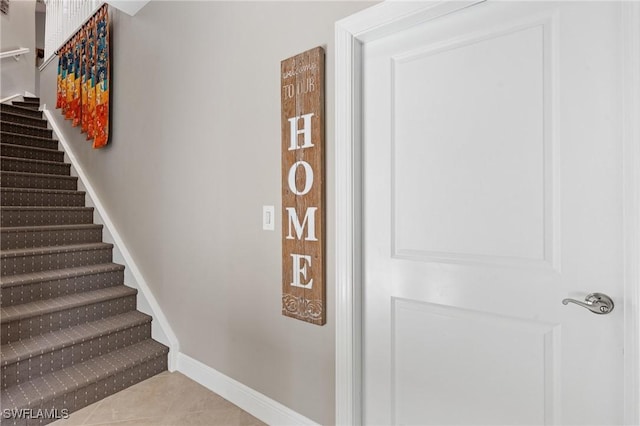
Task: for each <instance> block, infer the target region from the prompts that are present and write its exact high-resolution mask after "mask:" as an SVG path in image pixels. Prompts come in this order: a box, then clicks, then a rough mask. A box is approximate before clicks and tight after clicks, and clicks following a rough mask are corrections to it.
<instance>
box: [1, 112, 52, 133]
mask: <svg viewBox="0 0 640 426" xmlns="http://www.w3.org/2000/svg"><path fill="white" fill-rule="evenodd" d="M0 121H8V122H11V123H17V124H24V125H27V126H35V127H42V128H45V129H46V128H47V120H46V119H44V118H38V117H32V116H29V115H24V114H19V113H17V112H9V111H2V112H0Z"/></svg>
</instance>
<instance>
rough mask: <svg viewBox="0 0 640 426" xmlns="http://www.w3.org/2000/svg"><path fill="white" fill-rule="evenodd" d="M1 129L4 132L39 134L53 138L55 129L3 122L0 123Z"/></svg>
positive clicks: (42, 136)
mask: <svg viewBox="0 0 640 426" xmlns="http://www.w3.org/2000/svg"><path fill="white" fill-rule="evenodd" d="M0 130H1V131H3V132H11V133H19V134H22V135H30V136H39V137H41V138H51V137H52V136H53V130H51V129H41V128H37V127H25V126H21V125H19V124H14V123H7V122H4V121H3V122H2V123H0Z"/></svg>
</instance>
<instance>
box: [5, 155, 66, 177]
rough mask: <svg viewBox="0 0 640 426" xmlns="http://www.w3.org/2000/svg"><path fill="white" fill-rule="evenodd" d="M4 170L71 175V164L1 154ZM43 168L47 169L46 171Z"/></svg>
mask: <svg viewBox="0 0 640 426" xmlns="http://www.w3.org/2000/svg"><path fill="white" fill-rule="evenodd" d="M0 164H2V170H4V171H7V172H23V173H41V174H50V175H62V176H70V175H71V165H70V164H67V163H61V162H59V161H47V160H33V159H31V158H21V157H8V156H1V155H0ZM43 170H47V171H46V172H45V171H43Z"/></svg>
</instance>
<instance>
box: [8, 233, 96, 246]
mask: <svg viewBox="0 0 640 426" xmlns="http://www.w3.org/2000/svg"><path fill="white" fill-rule="evenodd" d="M100 241H102V228H90V229H64V230H46V231H28V232H2V234H0V249H1V250H12V249H23V248H34V247H49V246H62V245H68V244H84V243H97V242H100Z"/></svg>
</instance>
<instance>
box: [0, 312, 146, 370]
mask: <svg viewBox="0 0 640 426" xmlns="http://www.w3.org/2000/svg"><path fill="white" fill-rule="evenodd" d="M127 317H131V318H127ZM118 319H120V320H121V321H125V319H126V322H124V323H123V324H118V325H110V324H106V323H108V322H109V321H113V320H118ZM152 320H153V318H152V317H151V315H148V314H145V313H144V312H140V311H137V310H135V311H127V312H125V313H122V314H118V315H114V316H110V317H106V318H101V319H99V320H95V321H89V322H84V323H82V324H77V325H74V326H72V327H67V328H63V329H59V330H54V331H50V332H48V333H45V334H39V335H37V336H33V337H29V338H27V339H21V340H17V341H15V342H9V343H5V344H4V345H2V349H0V354H2V355H4V354H6V353H7V350H8V347H9V346H17V345H16V343H18V342H22V347H21V348H20V349H22V351H20V350H18V349H17V348H16V349H13V351H14V352H15V353H16V354H12V355H11V356H6V355H4V356H2V355H0V357H1V359H0V366H2V367H5V366H7V365H10V364H14V363H16V362H20V361H22V360H25V359H29V358H31V356H32V355H43V354H47V353H50V352H54V351H57V350H60V349H63V348H67V347H71V346H73V345H76V344H78V343H84V342H88V341H91V340H94V339H97V338H99V337H103V336H107V335H110V334H113V333H117V332H119V331H123V330H127V329H129V328H133V327H137V326H139V325H142V324H146V323H151V321H152ZM86 326H93V327H96V328H98V327H101V326H102V327H104V328H103V329H101V330H96V331H93V332H92V333H90V334H89V335H87V336H82V337H78V336H72V334H74V333H77V334H80V333H81V331H79V330H80V329H81V328H82V327H86ZM39 341H40V342H39ZM50 342H55V343H50ZM30 346H35V347H40V348H41V349H39V350H34V349H33V348H30ZM24 352H26V353H24Z"/></svg>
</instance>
